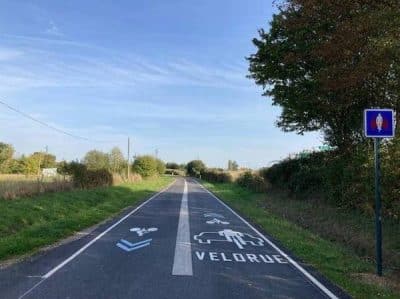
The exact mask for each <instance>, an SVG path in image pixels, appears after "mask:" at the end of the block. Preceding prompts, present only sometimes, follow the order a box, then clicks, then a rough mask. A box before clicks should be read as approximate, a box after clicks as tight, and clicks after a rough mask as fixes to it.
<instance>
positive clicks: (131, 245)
mask: <svg viewBox="0 0 400 299" xmlns="http://www.w3.org/2000/svg"><path fill="white" fill-rule="evenodd" d="M152 240H153V239H147V240H144V241H140V242H137V243H131V242H129V241H127V240H124V239H121V240H119V241H120V242H121V243H124V244H125V245H126V246H128V247H134V246H137V245H140V244H142V243H150V242H151V241H152Z"/></svg>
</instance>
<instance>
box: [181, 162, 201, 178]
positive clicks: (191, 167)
mask: <svg viewBox="0 0 400 299" xmlns="http://www.w3.org/2000/svg"><path fill="white" fill-rule="evenodd" d="M205 170H206V165H205V164H204V163H203V161H201V160H193V161H190V162H189V163H188V164H187V165H186V171H187V174H188V175H190V176H195V177H199V176H200V175H201V173H202V172H204V171H205Z"/></svg>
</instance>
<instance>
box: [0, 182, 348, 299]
mask: <svg viewBox="0 0 400 299" xmlns="http://www.w3.org/2000/svg"><path fill="white" fill-rule="evenodd" d="M347 297H348V296H347V295H346V294H345V293H343V292H342V291H341V290H340V289H338V288H337V287H335V286H334V285H332V284H331V283H330V282H329V281H327V280H326V279H325V278H324V277H322V276H321V275H319V274H318V273H316V272H315V271H313V270H312V269H310V268H309V267H306V266H304V265H303V264H302V263H301V262H299V261H298V260H297V259H296V258H294V257H293V256H290V255H288V254H287V253H286V251H285V250H282V249H280V247H278V246H277V245H276V243H275V242H274V241H271V238H270V237H268V236H266V235H265V234H263V233H261V232H260V231H258V230H257V229H255V228H254V227H253V226H251V225H250V224H249V223H248V222H247V221H246V220H244V219H243V218H242V217H240V216H239V215H238V214H236V213H235V212H234V211H233V210H231V209H230V208H229V207H228V206H226V205H225V204H223V203H222V202H221V201H220V200H219V199H217V198H216V197H215V196H213V195H212V194H211V193H209V192H208V191H207V190H205V189H204V188H203V187H202V186H201V185H199V184H198V183H197V182H195V181H194V180H191V179H186V180H185V179H178V180H177V181H176V182H175V183H173V184H172V185H170V186H169V187H168V188H167V189H165V190H164V191H162V192H160V193H158V194H157V195H155V196H153V197H152V198H150V199H149V200H148V201H146V202H144V203H143V204H142V205H141V206H139V207H137V208H136V209H134V210H132V211H128V212H126V213H124V214H123V215H121V216H119V217H117V218H115V219H112V220H110V221H108V222H107V223H104V224H103V225H101V226H99V227H98V228H97V229H96V230H94V231H93V232H91V233H90V234H88V235H86V236H84V237H82V238H80V239H78V240H75V241H72V242H68V243H67V244H64V245H61V246H58V247H56V248H54V249H52V250H49V251H46V252H44V253H41V254H38V255H36V256H34V257H32V258H30V259H28V260H25V261H22V262H20V263H17V264H14V265H13V266H10V267H7V268H5V269H2V270H0V298H26V299H28V298H30V299H32V298H40V299H42V298H82V299H89V298H96V299H98V298H107V299H108V298H143V299H150V298H199V299H200V298H201V299H205V298H206V299H213V298H229V299H234V298H307V299H310V298H347Z"/></svg>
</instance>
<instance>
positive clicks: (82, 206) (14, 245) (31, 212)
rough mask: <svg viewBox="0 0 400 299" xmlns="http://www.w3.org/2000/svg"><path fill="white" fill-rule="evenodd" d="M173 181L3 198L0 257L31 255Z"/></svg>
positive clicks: (156, 181) (1, 203) (169, 179)
mask: <svg viewBox="0 0 400 299" xmlns="http://www.w3.org/2000/svg"><path fill="white" fill-rule="evenodd" d="M172 181H173V178H171V177H160V178H154V179H151V180H150V179H149V180H143V181H140V182H136V183H134V184H123V185H119V186H113V187H108V188H97V189H91V190H75V191H70V192H57V193H48V194H43V195H39V196H34V197H30V198H21V199H15V200H0V260H4V259H6V258H11V257H15V256H18V255H22V254H28V253H32V252H34V251H36V250H37V249H39V248H41V247H43V246H46V245H51V244H53V243H55V242H57V241H59V240H60V239H62V238H65V237H67V236H70V235H72V234H74V233H75V232H77V231H80V230H82V229H84V228H87V227H90V226H92V225H94V224H97V223H99V222H101V221H103V220H105V219H107V218H109V217H111V216H113V215H115V214H117V213H118V212H120V211H121V210H122V209H123V208H125V207H128V206H130V205H135V204H137V203H139V202H140V201H142V200H143V199H146V198H147V197H149V196H150V195H151V194H153V193H154V192H156V191H159V190H160V189H162V188H163V187H165V186H167V185H168V184H169V183H170V182H172Z"/></svg>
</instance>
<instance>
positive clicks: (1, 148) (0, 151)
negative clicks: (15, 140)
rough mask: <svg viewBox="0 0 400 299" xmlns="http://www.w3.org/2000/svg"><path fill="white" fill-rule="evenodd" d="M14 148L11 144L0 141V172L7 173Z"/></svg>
mask: <svg viewBox="0 0 400 299" xmlns="http://www.w3.org/2000/svg"><path fill="white" fill-rule="evenodd" d="M13 155H14V148H13V146H12V145H11V144H6V143H3V142H0V172H1V173H8V172H9V170H10V167H11V164H12V158H13Z"/></svg>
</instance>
